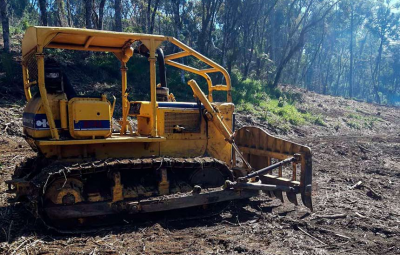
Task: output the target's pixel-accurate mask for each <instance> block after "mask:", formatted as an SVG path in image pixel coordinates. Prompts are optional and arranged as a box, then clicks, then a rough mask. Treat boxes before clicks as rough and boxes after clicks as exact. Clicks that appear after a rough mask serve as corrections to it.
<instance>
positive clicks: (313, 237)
mask: <svg viewBox="0 0 400 255" xmlns="http://www.w3.org/2000/svg"><path fill="white" fill-rule="evenodd" d="M297 228H298V229H299V230H300V231H301V232H303V233H304V234H306V235H307V236H309V237H311V238H312V239H314V240H315V241H318V242H319V243H321V244H323V245H327V244H326V243H324V242H323V241H321V240H319V239H318V238H316V237H315V236H313V235H311V234H309V233H308V232H306V231H305V230H303V229H302V228H300V227H299V226H297Z"/></svg>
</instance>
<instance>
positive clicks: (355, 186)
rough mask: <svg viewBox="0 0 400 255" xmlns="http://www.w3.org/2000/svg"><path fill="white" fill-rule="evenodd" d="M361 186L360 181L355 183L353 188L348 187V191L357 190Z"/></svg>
mask: <svg viewBox="0 0 400 255" xmlns="http://www.w3.org/2000/svg"><path fill="white" fill-rule="evenodd" d="M362 186H363V184H362V181H359V182H357V183H356V184H354V185H353V186H351V187H350V189H359V188H361V187H362Z"/></svg>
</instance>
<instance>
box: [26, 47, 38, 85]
mask: <svg viewBox="0 0 400 255" xmlns="http://www.w3.org/2000/svg"><path fill="white" fill-rule="evenodd" d="M25 66H26V68H27V69H28V76H27V79H28V80H29V82H33V81H37V78H38V66H37V61H36V55H35V53H34V52H33V53H31V54H30V55H29V56H25Z"/></svg>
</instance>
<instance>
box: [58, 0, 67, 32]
mask: <svg viewBox="0 0 400 255" xmlns="http://www.w3.org/2000/svg"><path fill="white" fill-rule="evenodd" d="M56 6H57V20H58V24H59V25H60V26H61V27H66V26H67V22H66V20H65V6H64V1H63V0H56Z"/></svg>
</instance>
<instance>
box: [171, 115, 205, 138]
mask: <svg viewBox="0 0 400 255" xmlns="http://www.w3.org/2000/svg"><path fill="white" fill-rule="evenodd" d="M164 119H165V123H164V130H165V133H174V127H175V126H176V125H179V126H180V127H184V128H185V129H184V130H183V131H182V133H200V117H199V113H174V112H166V113H165V115H164Z"/></svg>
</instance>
